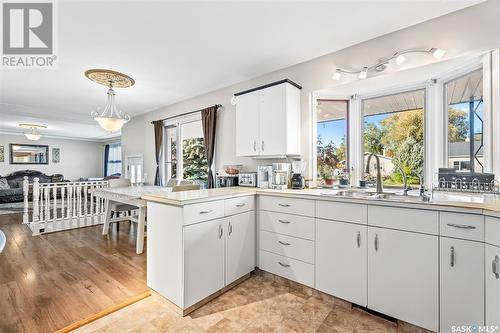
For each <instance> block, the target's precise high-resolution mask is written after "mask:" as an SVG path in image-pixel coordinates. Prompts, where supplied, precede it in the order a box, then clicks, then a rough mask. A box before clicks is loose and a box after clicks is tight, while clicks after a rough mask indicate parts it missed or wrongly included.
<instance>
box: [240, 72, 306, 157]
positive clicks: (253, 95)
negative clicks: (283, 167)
mask: <svg viewBox="0 0 500 333" xmlns="http://www.w3.org/2000/svg"><path fill="white" fill-rule="evenodd" d="M290 82H291V81H287V80H283V81H279V82H277V83H275V84H270V85H266V86H264V87H262V88H260V87H259V88H256V89H252V90H251V91H249V92H242V93H238V94H236V96H237V104H236V155H237V156H253V157H264V156H265V157H272V156H285V155H300V126H301V124H300V89H299V88H298V87H297V86H296V85H295V84H292V83H290Z"/></svg>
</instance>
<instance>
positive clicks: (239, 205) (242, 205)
mask: <svg viewBox="0 0 500 333" xmlns="http://www.w3.org/2000/svg"><path fill="white" fill-rule="evenodd" d="M245 205H246V203H242V204H237V205H236V207H238V208H241V207H244V206H245Z"/></svg>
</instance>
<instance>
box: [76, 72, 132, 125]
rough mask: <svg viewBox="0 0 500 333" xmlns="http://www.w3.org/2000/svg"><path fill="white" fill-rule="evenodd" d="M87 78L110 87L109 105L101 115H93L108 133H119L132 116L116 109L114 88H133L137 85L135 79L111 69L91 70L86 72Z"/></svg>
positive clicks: (97, 113) (95, 113)
mask: <svg viewBox="0 0 500 333" xmlns="http://www.w3.org/2000/svg"><path fill="white" fill-rule="evenodd" d="M85 76H86V77H87V78H88V79H89V80H92V81H94V82H95V83H98V84H102V85H104V86H107V87H109V89H108V103H107V104H106V107H105V108H104V111H103V112H101V113H99V112H98V111H93V112H92V113H91V115H92V117H93V118H94V120H95V121H97V122H98V123H99V125H101V127H102V128H103V129H105V130H106V131H109V132H116V131H119V130H120V129H121V128H122V127H123V125H124V124H125V123H126V122H127V121H129V120H130V116H129V115H124V114H123V113H122V111H120V110H118V108H117V107H116V104H115V91H114V90H113V88H128V87H131V86H133V85H134V84H135V81H134V79H132V78H131V77H130V76H128V75H126V74H122V73H119V72H115V71H112V70H109V69H89V70H88V71H85Z"/></svg>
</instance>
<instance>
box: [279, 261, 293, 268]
mask: <svg viewBox="0 0 500 333" xmlns="http://www.w3.org/2000/svg"><path fill="white" fill-rule="evenodd" d="M278 264H280V265H281V266H282V267H290V265H288V264H284V263H282V262H281V261H278Z"/></svg>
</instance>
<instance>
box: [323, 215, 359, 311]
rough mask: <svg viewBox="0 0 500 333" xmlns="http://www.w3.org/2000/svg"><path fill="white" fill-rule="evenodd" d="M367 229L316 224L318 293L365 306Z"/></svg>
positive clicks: (340, 223) (341, 224)
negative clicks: (319, 291) (321, 292)
mask: <svg viewBox="0 0 500 333" xmlns="http://www.w3.org/2000/svg"><path fill="white" fill-rule="evenodd" d="M366 237H367V227H366V226H363V225H358V224H350V223H343V222H336V221H328V220H320V219H317V220H316V289H318V290H321V291H323V292H325V293H327V294H330V295H334V296H336V297H339V298H342V299H345V300H347V301H349V302H352V303H355V304H358V305H361V306H366V305H367V303H366V296H367V295H366V293H367V291H366V279H367V275H366V265H367V262H366V257H367V254H366V244H367V243H366V240H367V239H366Z"/></svg>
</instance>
